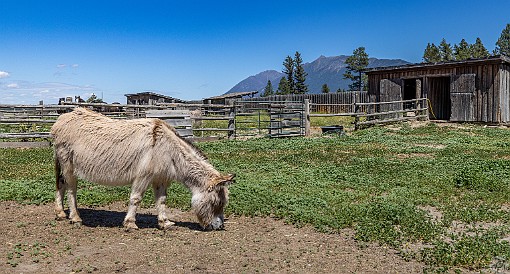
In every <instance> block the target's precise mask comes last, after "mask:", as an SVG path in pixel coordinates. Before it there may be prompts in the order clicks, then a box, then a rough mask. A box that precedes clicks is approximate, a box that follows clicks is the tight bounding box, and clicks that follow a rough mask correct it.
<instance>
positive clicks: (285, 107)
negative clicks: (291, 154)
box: [269, 102, 306, 138]
mask: <svg viewBox="0 0 510 274" xmlns="http://www.w3.org/2000/svg"><path fill="white" fill-rule="evenodd" d="M269 107H270V111H269V112H270V117H271V123H270V127H269V137H273V138H279V137H292V136H304V135H305V122H306V121H305V119H306V116H305V104H304V103H303V102H282V103H273V104H271V105H270V106H269Z"/></svg>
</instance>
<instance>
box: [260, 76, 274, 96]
mask: <svg viewBox="0 0 510 274" xmlns="http://www.w3.org/2000/svg"><path fill="white" fill-rule="evenodd" d="M273 94H274V90H273V84H272V83H271V80H267V85H266V87H265V88H264V94H262V97H267V96H271V95H273Z"/></svg>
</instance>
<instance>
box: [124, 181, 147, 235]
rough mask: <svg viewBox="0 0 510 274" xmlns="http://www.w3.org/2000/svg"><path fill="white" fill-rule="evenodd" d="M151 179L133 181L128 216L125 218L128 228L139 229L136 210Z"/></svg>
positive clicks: (125, 225) (125, 224)
mask: <svg viewBox="0 0 510 274" xmlns="http://www.w3.org/2000/svg"><path fill="white" fill-rule="evenodd" d="M149 183H150V182H149V180H147V179H137V180H135V182H134V183H133V185H132V187H131V195H130V197H129V207H128V211H127V214H126V218H124V222H123V225H124V227H125V228H126V229H128V230H129V229H138V226H137V225H136V210H137V209H138V206H139V205H140V202H141V201H142V198H143V194H144V193H145V190H147V187H148V186H149Z"/></svg>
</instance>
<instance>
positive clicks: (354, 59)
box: [344, 47, 368, 91]
mask: <svg viewBox="0 0 510 274" xmlns="http://www.w3.org/2000/svg"><path fill="white" fill-rule="evenodd" d="M345 64H347V72H346V73H344V79H350V80H351V81H352V83H351V84H349V90H351V91H358V90H364V89H366V87H367V85H366V81H365V80H366V77H363V76H362V75H363V70H364V69H366V67H367V66H368V54H367V53H366V52H365V47H359V48H357V49H355V50H354V51H353V52H352V55H351V56H349V57H348V58H347V60H345Z"/></svg>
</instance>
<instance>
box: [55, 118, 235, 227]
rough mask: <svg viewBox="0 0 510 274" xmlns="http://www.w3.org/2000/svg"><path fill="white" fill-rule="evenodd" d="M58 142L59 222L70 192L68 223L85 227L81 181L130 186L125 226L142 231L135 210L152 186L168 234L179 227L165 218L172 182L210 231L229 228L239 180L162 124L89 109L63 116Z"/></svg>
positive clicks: (57, 126)
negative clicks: (79, 202) (228, 212)
mask: <svg viewBox="0 0 510 274" xmlns="http://www.w3.org/2000/svg"><path fill="white" fill-rule="evenodd" d="M51 134H52V135H53V138H54V150H55V151H54V153H55V173H56V176H55V177H56V184H57V191H56V195H55V214H56V216H57V220H63V219H65V218H66V214H65V212H64V204H63V201H64V194H65V192H66V190H67V199H68V203H69V219H70V221H71V222H72V223H77V224H81V222H82V220H81V218H80V216H79V213H78V210H77V208H76V189H77V178H81V179H84V180H87V181H90V182H95V183H98V184H102V185H108V186H122V185H129V184H131V195H130V198H129V207H128V210H127V214H126V217H125V218H124V222H123V225H124V227H126V228H127V229H137V228H138V227H137V225H136V223H135V218H136V210H137V208H138V206H139V205H140V202H141V200H142V198H143V195H144V193H145V191H146V190H147V188H148V187H149V185H152V188H153V190H154V196H155V204H156V209H157V213H158V226H159V228H161V229H169V228H171V227H172V226H173V225H174V224H175V223H173V222H171V221H170V220H169V219H168V217H167V215H166V204H165V202H166V196H167V188H168V185H169V184H170V182H172V181H178V182H181V183H182V184H184V185H185V186H186V187H187V188H188V189H189V190H190V191H191V193H192V198H191V205H192V208H193V209H194V211H195V214H196V216H197V219H198V221H199V223H200V225H201V226H202V228H203V229H205V230H218V229H223V228H224V215H223V210H224V208H225V206H226V205H227V203H228V193H229V192H228V186H229V185H230V184H232V183H234V176H235V175H231V174H228V175H222V174H220V173H219V172H218V171H217V170H216V169H215V168H214V167H213V166H212V165H211V164H210V163H209V162H208V161H207V158H206V157H205V155H204V154H203V153H202V152H201V151H200V150H199V149H198V148H196V147H195V146H194V145H193V144H191V143H190V142H188V141H186V140H184V139H182V138H180V137H179V135H178V134H177V133H176V131H175V129H174V128H172V127H170V126H169V125H167V124H166V123H165V122H163V121H161V120H160V119H135V120H113V119H111V118H108V117H106V116H104V115H102V114H99V113H96V112H94V111H92V110H89V109H85V108H76V109H75V110H73V111H72V112H70V113H66V114H62V115H60V117H59V118H58V119H57V121H56V122H55V124H54V125H53V126H52V128H51Z"/></svg>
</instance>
